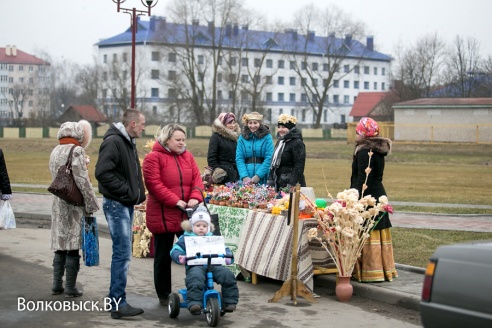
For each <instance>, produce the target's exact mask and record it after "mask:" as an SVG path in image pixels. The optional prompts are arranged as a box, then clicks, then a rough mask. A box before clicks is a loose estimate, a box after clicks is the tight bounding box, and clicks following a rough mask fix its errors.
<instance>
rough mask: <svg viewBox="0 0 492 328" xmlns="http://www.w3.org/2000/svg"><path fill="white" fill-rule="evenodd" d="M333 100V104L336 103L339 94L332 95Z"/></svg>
mask: <svg viewBox="0 0 492 328" xmlns="http://www.w3.org/2000/svg"><path fill="white" fill-rule="evenodd" d="M333 102H334V103H335V104H338V103H339V102H340V99H339V96H338V95H333Z"/></svg>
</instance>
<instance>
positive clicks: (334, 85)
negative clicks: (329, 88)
mask: <svg viewBox="0 0 492 328" xmlns="http://www.w3.org/2000/svg"><path fill="white" fill-rule="evenodd" d="M338 83H339V82H338V80H333V87H334V88H338Z"/></svg>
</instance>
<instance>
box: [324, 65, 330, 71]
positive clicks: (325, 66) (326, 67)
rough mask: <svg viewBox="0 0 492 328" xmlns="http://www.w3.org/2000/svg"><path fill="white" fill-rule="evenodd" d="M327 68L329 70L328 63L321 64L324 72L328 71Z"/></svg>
mask: <svg viewBox="0 0 492 328" xmlns="http://www.w3.org/2000/svg"><path fill="white" fill-rule="evenodd" d="M329 70H330V65H328V64H326V63H325V64H323V71H324V72H328V71H329Z"/></svg>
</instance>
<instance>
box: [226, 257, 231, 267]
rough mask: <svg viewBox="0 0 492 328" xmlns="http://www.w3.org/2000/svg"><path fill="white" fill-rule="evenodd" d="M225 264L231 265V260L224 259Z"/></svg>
mask: <svg viewBox="0 0 492 328" xmlns="http://www.w3.org/2000/svg"><path fill="white" fill-rule="evenodd" d="M225 262H226V264H227V265H231V263H232V259H231V258H228V257H226V259H225Z"/></svg>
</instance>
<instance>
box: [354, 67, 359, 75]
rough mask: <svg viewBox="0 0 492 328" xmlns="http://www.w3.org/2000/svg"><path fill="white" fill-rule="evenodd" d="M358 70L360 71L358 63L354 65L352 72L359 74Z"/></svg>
mask: <svg viewBox="0 0 492 328" xmlns="http://www.w3.org/2000/svg"><path fill="white" fill-rule="evenodd" d="M359 71H360V67H359V65H356V66H354V73H355V74H359Z"/></svg>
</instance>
